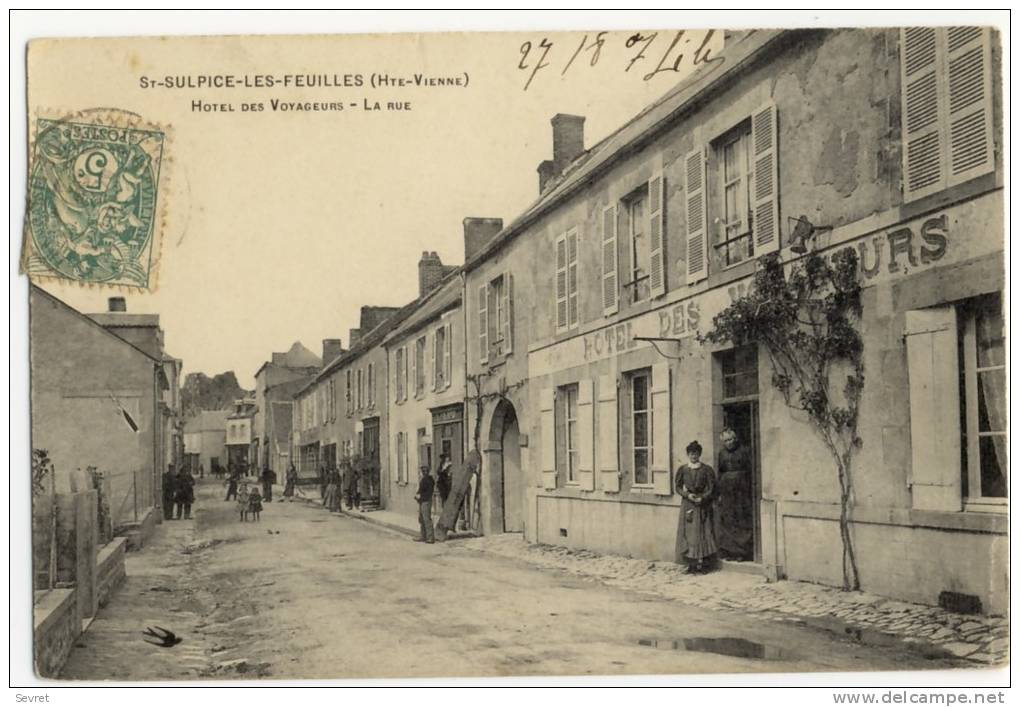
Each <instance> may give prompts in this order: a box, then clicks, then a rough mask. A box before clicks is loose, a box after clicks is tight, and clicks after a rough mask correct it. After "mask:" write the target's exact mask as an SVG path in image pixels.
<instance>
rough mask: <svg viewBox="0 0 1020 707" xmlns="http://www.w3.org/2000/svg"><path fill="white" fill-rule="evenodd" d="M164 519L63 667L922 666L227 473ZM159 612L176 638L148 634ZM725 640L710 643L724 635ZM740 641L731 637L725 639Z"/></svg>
mask: <svg viewBox="0 0 1020 707" xmlns="http://www.w3.org/2000/svg"><path fill="white" fill-rule="evenodd" d="M196 491H197V496H198V497H197V503H196V513H195V519H194V520H191V521H173V522H164V523H163V524H162V525H161V526H159V528H158V529H157V531H156V533H155V535H154V537H153V538H152V540H151V541H150V543H149V544H148V545H147V546H146V547H145V548H144V549H143V550H142V551H140V552H138V553H133V554H130V555H129V556H128V560H127V573H128V578H127V580H126V582H125V583H124V585H122V587H121V588H120V589H119V590H118V591H117V592H116V593H115V595H114V596H113V598H112V600H111V601H110V603H109V605H108V606H106V607H105V608H104V609H102V610H101V611H100V612H99V615H98V617H97V618H96V619H95V621H94V622H93V623H92V625H91V627H90V628H89V629H88V631H87V632H86V633H85V634H84V635H83V636H81V638H79V640H78V642H77V643H76V646H75V649H74V651H73V652H72V654H71V657H70V659H69V661H68V663H67V665H66V667H65V669H64V671H63V673H62V675H61V677H62V678H63V679H68V680H75V679H111V680H157V679H253V678H273V679H297V678H383V677H387V678H392V677H425V676H510V675H585V674H595V675H598V674H643V673H648V674H666V673H709V672H716V673H718V672H726V673H732V672H803V671H847V670H852V671H871V670H918V669H933V668H949V667H961V666H962V665H964V664H963V663H961V662H959V661H951V660H946V659H926V658H925V657H923V656H921V655H920V654H916V653H910V652H908V651H905V650H904V649H903V647H902V646H899V647H869V646H865V645H861V644H857V643H853V642H850V641H848V640H845V639H843V638H841V637H839V636H837V635H835V634H833V633H831V632H827V631H823V630H818V629H814V628H805V627H799V626H796V625H792V624H790V623H783V622H774V621H768V620H764V619H762V618H760V617H746V616H741V615H740V614H736V613H732V612H716V611H711V610H706V609H702V608H697V607H694V606H689V605H686V604H684V603H681V602H679V601H670V600H666V599H663V598H660V597H656V596H651V595H645V594H638V593H633V592H627V591H625V590H623V589H619V588H613V587H609V586H606V585H604V584H601V583H598V582H596V581H592V580H588V579H584V578H578V577H576V576H570V575H569V574H567V573H565V572H560V571H556V570H542V569H536V568H535V567H534V566H531V565H528V564H525V563H523V562H520V561H517V560H513V559H508V558H504V557H498V556H494V555H491V554H488V553H483V552H478V551H475V550H471V549H469V548H468V547H467V546H465V545H464V544H463V543H460V542H458V541H451V542H449V543H446V544H436V545H425V544H421V543H414V542H412V541H411V539H410V538H408V537H407V536H405V535H401V534H398V533H395V532H390V531H387V530H385V529H381V528H379V527H376V526H374V525H371V524H368V523H364V522H360V521H358V520H355V519H351V518H348V517H344V516H337V515H330V514H328V513H326V512H324V511H323V510H322V509H321V508H316V507H315V506H313V505H311V504H308V503H303V502H293V503H287V502H284V503H280V502H273V503H267V504H265V511H264V512H263V514H262V519H261V521H260V522H258V523H255V522H251V523H245V524H242V523H240V522H239V520H238V518H237V515H236V513H235V506H234V503H233V502H230V503H225V502H224V501H223V487H222V486H221V485H220V484H218V483H215V482H212V481H210V480H206V481H205V482H203V483H200V484H199V485H198V486H197V487H196ZM148 625H159V626H162V627H165V628H168V629H170V630H172V631H174V632H176V633H177V634H178V635H179V636H181V637H183V639H184V640H183V642H182V643H181V644H180V645H178V646H176V647H174V648H169V649H162V648H157V647H154V646H150V645H148V644H146V643H145V642H144V641H143V640H142V634H141V631H142V630H143V629H144V628H145V627H146V626H148ZM719 639H722V640H719ZM733 639H743V640H733Z"/></svg>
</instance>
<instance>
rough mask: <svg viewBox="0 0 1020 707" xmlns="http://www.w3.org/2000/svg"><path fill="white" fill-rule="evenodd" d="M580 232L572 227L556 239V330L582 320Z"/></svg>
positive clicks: (565, 328) (571, 326)
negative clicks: (579, 263)
mask: <svg viewBox="0 0 1020 707" xmlns="http://www.w3.org/2000/svg"><path fill="white" fill-rule="evenodd" d="M577 250H578V233H577V229H576V228H572V229H570V230H569V231H567V232H566V233H564V234H563V235H561V236H560V237H559V238H557V239H556V310H555V311H556V315H555V320H556V330H557V331H565V330H567V329H571V328H573V327H576V326H577V325H578V323H579V321H580V309H579V308H580V299H579V296H578V270H577V268H578V265H577Z"/></svg>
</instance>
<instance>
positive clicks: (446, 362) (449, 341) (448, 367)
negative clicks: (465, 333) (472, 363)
mask: <svg viewBox="0 0 1020 707" xmlns="http://www.w3.org/2000/svg"><path fill="white" fill-rule="evenodd" d="M443 343H444V345H445V348H446V350H445V351H444V352H443V388H444V389H446V388H449V387H450V382H451V381H450V379H451V378H453V325H452V324H447V325H446V336H444V337H443Z"/></svg>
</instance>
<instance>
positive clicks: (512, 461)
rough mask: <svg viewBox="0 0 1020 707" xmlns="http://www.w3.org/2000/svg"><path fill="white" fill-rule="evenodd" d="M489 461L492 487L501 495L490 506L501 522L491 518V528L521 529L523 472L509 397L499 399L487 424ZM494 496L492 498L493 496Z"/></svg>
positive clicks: (522, 529) (518, 430) (515, 423)
mask: <svg viewBox="0 0 1020 707" xmlns="http://www.w3.org/2000/svg"><path fill="white" fill-rule="evenodd" d="M488 449H489V454H488V457H489V461H490V467H489V468H490V469H491V471H492V480H491V484H492V487H493V488H492V490H493V491H494V494H493V495H494V496H496V497H498V498H499V499H500V501H501V502H500V503H499V504H495V503H494V504H492V505H493V506H495V508H494V509H493V510H495V511H497V512H498V513H499V514H500V515H501V516H502V519H501V520H502V522H499V520H497V519H496V518H493V520H494V521H496V522H494V523H493V524H492V525H493V530H494V531H496V532H499V530H502V531H503V532H504V533H521V532H524V474H523V472H522V469H521V446H520V427H519V425H518V423H517V411H516V410H514V406H513V404H511V403H510V402H509V401H508V400H500V401H499V404H498V405H497V406H496V410H495V411H494V412H493V414H492V424H491V425H490V427H489V445H488ZM493 500H495V499H493Z"/></svg>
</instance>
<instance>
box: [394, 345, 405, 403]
mask: <svg viewBox="0 0 1020 707" xmlns="http://www.w3.org/2000/svg"><path fill="white" fill-rule="evenodd" d="M403 371H404V347H403V346H402V347H400V348H399V349H397V350H396V352H395V353H394V355H393V379H394V380H393V383H394V385H393V390H394V395H395V398H396V402H398V403H399V402H403V400H404V375H403Z"/></svg>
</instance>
